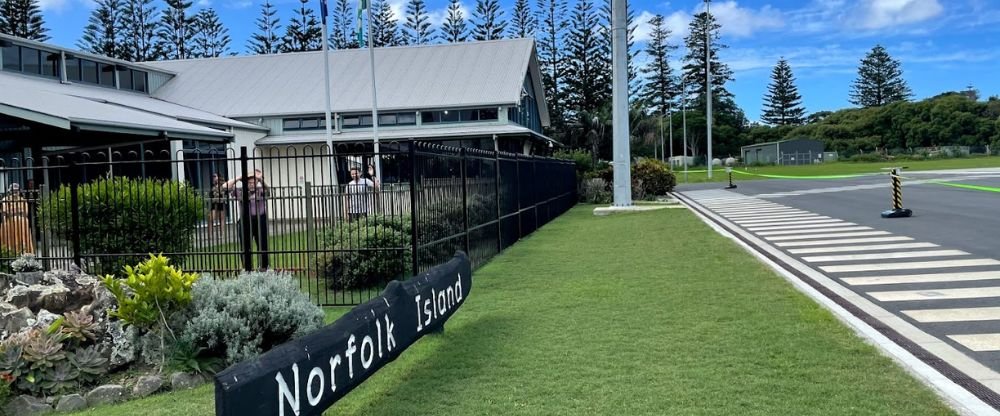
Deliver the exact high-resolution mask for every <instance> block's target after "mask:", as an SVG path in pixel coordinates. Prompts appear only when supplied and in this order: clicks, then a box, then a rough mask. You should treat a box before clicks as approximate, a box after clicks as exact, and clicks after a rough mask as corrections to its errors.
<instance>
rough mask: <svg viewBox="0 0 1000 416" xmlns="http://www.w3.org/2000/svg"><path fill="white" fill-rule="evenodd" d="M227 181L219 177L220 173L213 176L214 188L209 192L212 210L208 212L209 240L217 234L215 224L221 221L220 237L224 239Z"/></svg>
mask: <svg viewBox="0 0 1000 416" xmlns="http://www.w3.org/2000/svg"><path fill="white" fill-rule="evenodd" d="M225 183H226V182H225V181H223V180H222V178H221V177H220V176H219V174H218V173H213V174H212V188H211V190H210V191H209V195H208V196H209V206H210V210H209V212H208V238H209V239H211V238H212V236H213V235H214V234H215V232H214V231H213V230H214V229H215V222H216V221H219V237H222V227H224V226H225V224H226V193H227V192H226V188H225V187H224V185H225Z"/></svg>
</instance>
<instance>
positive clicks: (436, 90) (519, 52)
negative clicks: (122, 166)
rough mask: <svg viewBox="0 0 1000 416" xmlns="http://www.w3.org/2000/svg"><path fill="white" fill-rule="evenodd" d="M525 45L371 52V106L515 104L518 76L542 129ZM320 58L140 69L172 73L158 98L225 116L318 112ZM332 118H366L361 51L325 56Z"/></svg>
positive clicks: (366, 79) (367, 79)
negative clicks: (527, 82) (528, 82)
mask: <svg viewBox="0 0 1000 416" xmlns="http://www.w3.org/2000/svg"><path fill="white" fill-rule="evenodd" d="M534 49H535V43H534V40H532V39H510V40H499V41H489V42H469V43H453V44H443V45H424V46H405V47H393V48H377V49H375V62H376V63H375V66H376V80H377V81H378V82H377V84H376V85H377V89H378V107H379V109H380V110H383V111H393V110H404V109H405V110H417V109H438V108H456V107H478V106H493V105H496V106H501V105H517V104H518V103H519V102H520V98H521V90H522V86H523V83H524V79H525V76H526V75H527V74H528V73H529V72H530V73H531V74H532V80H533V82H534V85H535V88H534V89H535V94H536V99H537V100H538V102H539V104H540V105H539V110H540V112H541V114H540V116H541V118H542V121H543V124H544V125H547V124H548V112H547V111H546V109H545V106H544V103H545V101H544V89H543V88H542V85H541V80H540V79H539V77H538V70H537V68H536V67H537V63H536V62H535V61H534V60H533V57H534ZM322 59H323V55H322V52H302V53H287V54H277V55H258V56H236V57H223V58H214V59H190V60H180V61H160V62H147V63H145V65H147V66H149V67H153V68H157V69H162V70H166V71H170V72H173V73H176V74H178V75H177V76H175V77H174V78H173V79H171V80H170V81H169V82H167V83H166V84H164V85H163V86H162V87H160V88H159V89H158V90H156V91H154V92H153V95H154V96H155V97H157V98H161V99H163V100H166V101H170V102H173V103H178V104H182V105H185V106H189V107H193V108H198V109H200V110H204V111H208V112H211V113H215V114H218V115H221V116H225V117H260V116H281V115H297V114H313V113H322V112H323V111H325V101H324V96H323V94H324V88H323V79H324V76H323V61H322ZM328 59H329V63H330V77H331V82H330V91H331V96H332V108H333V111H335V112H340V113H350V112H363V111H370V109H371V104H372V101H371V76H370V73H371V72H370V71H371V69H370V66H369V51H368V50H367V49H351V50H337V51H331V52H329V58H328Z"/></svg>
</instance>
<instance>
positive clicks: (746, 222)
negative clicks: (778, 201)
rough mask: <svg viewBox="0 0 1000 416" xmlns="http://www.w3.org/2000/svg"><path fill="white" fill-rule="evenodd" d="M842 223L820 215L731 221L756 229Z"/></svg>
mask: <svg viewBox="0 0 1000 416" xmlns="http://www.w3.org/2000/svg"><path fill="white" fill-rule="evenodd" d="M837 221H843V220H838V219H836V218H830V217H825V216H822V215H816V216H812V217H800V218H791V219H771V220H739V221H733V222H735V223H736V224H739V225H742V226H744V227H756V226H758V225H779V224H813V223H820V222H837Z"/></svg>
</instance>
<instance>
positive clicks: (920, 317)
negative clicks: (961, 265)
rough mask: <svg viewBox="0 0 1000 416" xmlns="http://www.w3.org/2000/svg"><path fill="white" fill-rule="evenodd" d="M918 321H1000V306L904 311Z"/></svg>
mask: <svg viewBox="0 0 1000 416" xmlns="http://www.w3.org/2000/svg"><path fill="white" fill-rule="evenodd" d="M902 312H903V313H905V314H906V315H908V316H909V317H910V318H913V320H915V321H917V322H966V321H1000V308H998V307H995V306H993V307H986V308H957V309H918V310H912V311H902Z"/></svg>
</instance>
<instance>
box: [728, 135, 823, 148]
mask: <svg viewBox="0 0 1000 416" xmlns="http://www.w3.org/2000/svg"><path fill="white" fill-rule="evenodd" d="M796 140H810V141H814V142H819V141H821V140H817V139H813V138H809V137H796V138H794V139H781V140H777V141H773V142H764V143H756V144H748V145H746V146H741V147H740V150H743V149H746V148H748V147H763V146H770V145H774V144H781V143H785V142H791V141H796Z"/></svg>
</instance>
